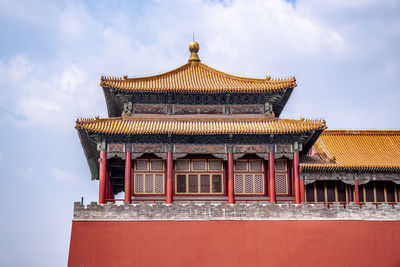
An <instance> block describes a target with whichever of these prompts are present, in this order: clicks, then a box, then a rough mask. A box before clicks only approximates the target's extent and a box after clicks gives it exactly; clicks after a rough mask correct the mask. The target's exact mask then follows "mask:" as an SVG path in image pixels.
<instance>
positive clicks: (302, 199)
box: [300, 178, 306, 202]
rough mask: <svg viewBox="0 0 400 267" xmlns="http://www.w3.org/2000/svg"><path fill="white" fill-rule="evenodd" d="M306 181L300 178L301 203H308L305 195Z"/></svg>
mask: <svg viewBox="0 0 400 267" xmlns="http://www.w3.org/2000/svg"><path fill="white" fill-rule="evenodd" d="M304 189H305V188H304V179H302V178H300V200H301V202H306V199H305V194H304Z"/></svg>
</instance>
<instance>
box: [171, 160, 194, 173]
mask: <svg viewBox="0 0 400 267" xmlns="http://www.w3.org/2000/svg"><path fill="white" fill-rule="evenodd" d="M179 161H187V162H188V166H189V168H188V169H187V170H178V169H177V166H178V162H179ZM190 170H191V162H190V159H177V160H176V162H175V171H176V172H187V171H190Z"/></svg>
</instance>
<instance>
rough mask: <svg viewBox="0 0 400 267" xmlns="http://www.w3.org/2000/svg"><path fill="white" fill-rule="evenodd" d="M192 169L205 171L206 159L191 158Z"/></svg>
mask: <svg viewBox="0 0 400 267" xmlns="http://www.w3.org/2000/svg"><path fill="white" fill-rule="evenodd" d="M192 170H193V171H205V170H206V161H205V160H203V159H194V160H192Z"/></svg>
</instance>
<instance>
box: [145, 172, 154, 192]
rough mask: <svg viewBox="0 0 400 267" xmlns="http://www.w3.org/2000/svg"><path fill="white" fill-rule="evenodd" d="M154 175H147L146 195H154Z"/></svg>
mask: <svg viewBox="0 0 400 267" xmlns="http://www.w3.org/2000/svg"><path fill="white" fill-rule="evenodd" d="M153 178H154V175H153V174H145V182H146V186H145V189H146V193H153V186H154V179H153Z"/></svg>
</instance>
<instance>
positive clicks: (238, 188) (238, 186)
mask: <svg viewBox="0 0 400 267" xmlns="http://www.w3.org/2000/svg"><path fill="white" fill-rule="evenodd" d="M243 189H244V186H243V175H235V193H237V194H239V193H243Z"/></svg>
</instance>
